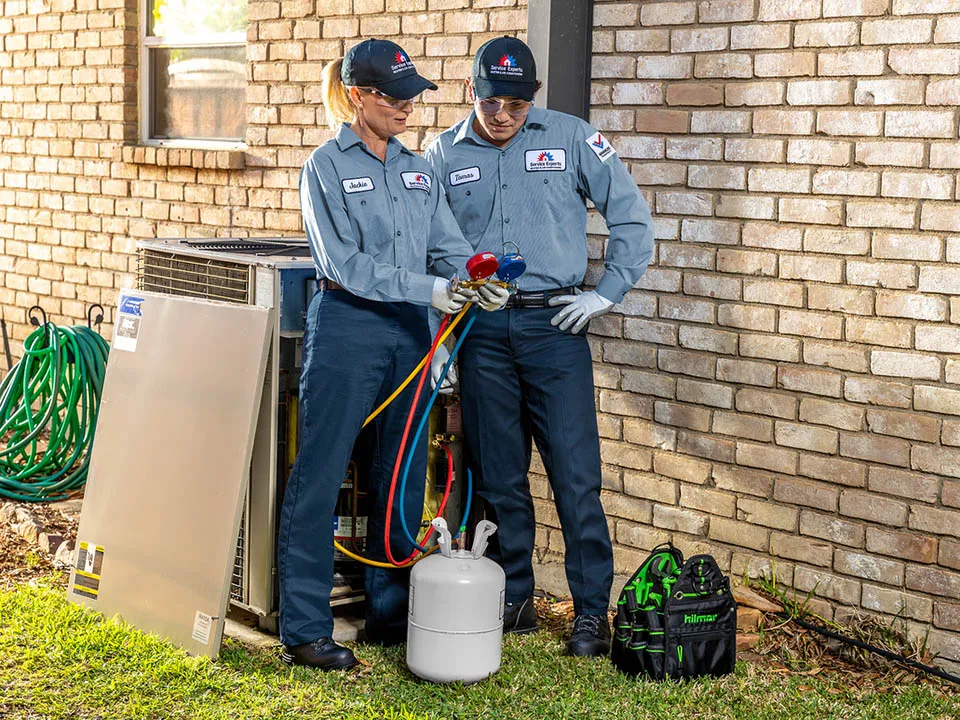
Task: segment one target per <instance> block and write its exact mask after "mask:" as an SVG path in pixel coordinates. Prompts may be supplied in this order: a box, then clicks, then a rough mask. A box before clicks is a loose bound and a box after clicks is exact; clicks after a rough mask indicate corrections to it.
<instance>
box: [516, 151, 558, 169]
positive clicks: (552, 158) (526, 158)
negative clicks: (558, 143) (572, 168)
mask: <svg viewBox="0 0 960 720" xmlns="http://www.w3.org/2000/svg"><path fill="white" fill-rule="evenodd" d="M523 162H524V166H525V167H526V168H527V172H559V171H561V170H566V169H567V151H566V150H564V149H562V148H550V149H547V150H527V151H526V152H525V153H524V154H523Z"/></svg>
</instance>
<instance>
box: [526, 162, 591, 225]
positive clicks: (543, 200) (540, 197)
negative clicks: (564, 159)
mask: <svg viewBox="0 0 960 720" xmlns="http://www.w3.org/2000/svg"><path fill="white" fill-rule="evenodd" d="M521 183H522V188H523V194H524V196H526V197H528V198H536V199H537V200H536V202H537V204H541V205H542V206H543V208H544V209H546V210H549V212H550V216H551V217H554V218H560V217H563V216H564V215H565V214H567V213H569V212H570V211H571V210H574V209H575V208H577V207H579V205H580V204H582V203H583V198H582V197H581V196H580V195H579V193H578V192H577V183H576V178H575V176H574V171H573V170H572V169H571V168H566V169H564V170H562V171H559V172H558V171H539V172H526V173H525V174H524V175H523V176H522V180H521Z"/></svg>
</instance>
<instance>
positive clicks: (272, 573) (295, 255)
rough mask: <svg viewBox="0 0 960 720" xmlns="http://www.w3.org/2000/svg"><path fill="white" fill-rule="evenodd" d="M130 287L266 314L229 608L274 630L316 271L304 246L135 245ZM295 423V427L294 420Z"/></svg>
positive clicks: (267, 242) (281, 241)
mask: <svg viewBox="0 0 960 720" xmlns="http://www.w3.org/2000/svg"><path fill="white" fill-rule="evenodd" d="M137 250H138V257H137V285H138V287H140V288H142V289H145V290H152V291H155V292H161V293H165V294H168V295H176V296H182V297H195V298H208V299H215V300H223V301H224V302H230V303H237V304H244V305H258V306H260V307H267V308H274V313H273V319H272V321H271V323H272V327H273V332H272V336H271V340H270V352H269V354H268V356H267V367H266V371H265V373H264V380H263V393H262V402H261V404H260V417H259V420H258V422H257V431H256V435H255V439H254V445H253V456H252V460H251V464H250V473H249V487H248V490H247V500H246V502H245V503H244V507H243V514H242V516H241V522H240V530H239V533H238V536H237V544H236V548H237V549H236V555H235V559H234V570H233V574H232V581H231V587H230V601H231V604H233V605H235V606H237V607H239V608H242V609H244V610H246V611H248V612H252V613H254V614H255V615H257V617H258V621H259V623H260V624H261V625H262V626H263V627H265V628H267V629H271V630H276V619H277V611H278V608H279V606H278V599H277V597H278V588H277V582H276V580H277V576H276V531H277V522H278V518H279V510H280V505H281V502H282V498H283V488H284V486H285V483H286V479H287V476H288V475H289V463H288V457H289V448H288V447H287V440H288V434H289V432H288V431H289V423H290V422H291V413H292V411H293V410H295V408H291V406H290V401H291V396H293V395H295V394H296V388H297V386H298V384H299V364H300V363H299V356H300V342H301V339H302V337H303V331H304V322H305V318H306V312H307V306H308V305H309V302H310V298H312V296H313V293H314V292H315V290H316V283H315V282H314V280H315V278H316V267H315V266H314V263H313V259H312V258H311V256H310V250H309V246H308V244H307V241H306V239H305V238H247V239H243V238H220V239H216V240H203V239H188V238H179V239H162V240H141V241H139V242H138V243H137ZM294 422H295V420H294Z"/></svg>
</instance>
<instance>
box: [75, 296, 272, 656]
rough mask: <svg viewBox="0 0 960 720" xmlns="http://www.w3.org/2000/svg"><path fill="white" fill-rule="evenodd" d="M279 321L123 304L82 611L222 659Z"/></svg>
mask: <svg viewBox="0 0 960 720" xmlns="http://www.w3.org/2000/svg"><path fill="white" fill-rule="evenodd" d="M273 312H274V311H272V310H269V309H266V308H262V307H256V306H252V305H239V304H231V303H225V302H215V301H210V300H201V299H191V298H185V297H174V296H170V295H164V294H159V293H153V292H146V291H142V290H125V291H123V292H122V293H121V295H120V298H119V307H118V310H117V314H116V317H115V322H114V328H115V330H114V339H113V345H112V348H111V353H110V360H109V362H108V364H107V372H106V377H105V380H104V388H103V395H102V399H101V405H100V415H99V420H98V424H97V434H96V440H95V442H94V446H93V450H92V458H91V464H90V474H89V478H88V480H87V485H86V492H85V496H84V501H83V510H82V512H81V516H80V527H79V531H78V534H77V541H78V548H77V558H76V563H75V565H76V566H75V567H74V568H73V570H72V571H71V573H70V581H69V585H68V587H67V598H68V599H69V600H70V601H71V602H75V603H79V604H82V605H85V606H87V607H90V608H92V609H94V610H97V611H100V612H102V613H104V614H106V615H108V616H109V615H114V614H119V615H120V616H121V617H122V618H123V619H124V620H125V621H126V622H129V623H131V624H132V625H134V626H135V627H138V628H140V629H141V630H144V631H147V632H153V633H157V634H159V635H162V636H164V637H167V638H169V639H170V640H172V641H173V642H176V643H178V644H179V645H181V646H183V647H184V648H185V649H186V650H187V651H188V652H190V653H191V654H195V655H206V656H209V657H214V656H216V654H217V653H218V651H219V648H220V641H221V638H222V634H223V624H224V615H225V612H226V606H227V599H228V593H229V588H230V576H231V573H232V570H233V565H234V554H235V550H236V542H237V533H238V530H239V526H240V516H241V508H242V504H243V500H244V494H245V490H246V483H247V478H248V476H249V467H250V459H251V452H252V447H253V439H254V432H255V430H256V424H257V418H258V415H259V405H260V401H261V391H262V383H263V378H264V371H265V367H266V361H267V352H268V339H269V335H270V330H271V322H272V315H273Z"/></svg>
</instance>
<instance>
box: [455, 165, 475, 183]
mask: <svg viewBox="0 0 960 720" xmlns="http://www.w3.org/2000/svg"><path fill="white" fill-rule="evenodd" d="M479 179H480V168H479V167H478V166H476V165H474V166H473V167H468V168H461V169H460V170H454V171H453V172H452V173H450V184H451V185H465V184H466V183H472V182H477V180H479Z"/></svg>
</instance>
